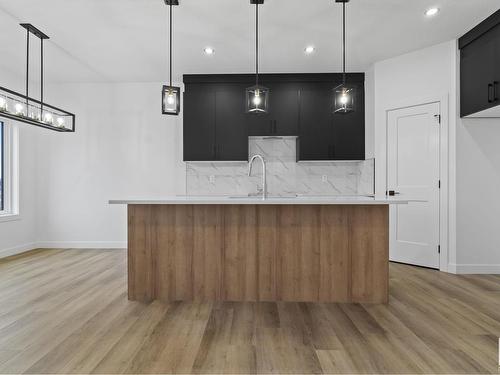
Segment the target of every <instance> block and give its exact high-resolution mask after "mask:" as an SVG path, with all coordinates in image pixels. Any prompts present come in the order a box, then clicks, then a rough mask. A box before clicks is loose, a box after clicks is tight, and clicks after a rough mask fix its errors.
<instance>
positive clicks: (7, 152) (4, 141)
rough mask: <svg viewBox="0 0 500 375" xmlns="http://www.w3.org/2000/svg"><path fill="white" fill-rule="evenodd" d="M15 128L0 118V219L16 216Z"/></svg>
mask: <svg viewBox="0 0 500 375" xmlns="http://www.w3.org/2000/svg"><path fill="white" fill-rule="evenodd" d="M18 186H19V184H18V136H17V128H16V127H14V126H13V125H11V124H10V123H9V122H6V121H5V120H2V119H0V221H8V220H13V219H16V218H18V215H19V209H18V207H19V204H18V195H19V194H18Z"/></svg>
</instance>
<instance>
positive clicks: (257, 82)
mask: <svg viewBox="0 0 500 375" xmlns="http://www.w3.org/2000/svg"><path fill="white" fill-rule="evenodd" d="M255 82H256V85H257V86H258V85H259V3H258V2H256V3H255Z"/></svg>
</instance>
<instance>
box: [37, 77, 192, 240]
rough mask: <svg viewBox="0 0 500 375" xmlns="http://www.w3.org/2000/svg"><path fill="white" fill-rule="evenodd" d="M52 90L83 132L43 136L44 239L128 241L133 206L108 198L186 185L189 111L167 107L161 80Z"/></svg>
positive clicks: (41, 229)
mask: <svg viewBox="0 0 500 375" xmlns="http://www.w3.org/2000/svg"><path fill="white" fill-rule="evenodd" d="M46 91H47V102H49V103H56V104H57V105H58V106H60V107H61V108H65V109H67V110H70V111H73V112H74V113H75V114H76V116H77V117H76V129H77V132H76V133H74V134H59V133H54V132H50V131H47V132H45V133H43V134H42V135H41V136H40V137H39V154H38V163H39V168H38V173H37V177H38V180H39V188H38V196H37V197H38V198H37V199H38V201H39V212H38V224H39V231H38V240H39V245H40V246H43V247H52V246H54V247H87V246H88V247H107V248H112V247H125V246H126V244H125V241H126V226H127V221H126V208H125V207H124V206H110V205H109V204H108V200H109V199H120V198H129V197H138V198H140V197H149V198H151V197H161V196H165V195H172V194H178V193H183V191H184V190H185V168H184V166H183V164H182V163H181V160H182V116H179V117H176V116H163V115H161V107H160V104H161V84H160V83H158V84H68V85H54V86H48V87H47V90H46Z"/></svg>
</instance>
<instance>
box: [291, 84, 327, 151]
mask: <svg viewBox="0 0 500 375" xmlns="http://www.w3.org/2000/svg"><path fill="white" fill-rule="evenodd" d="M332 100H333V91H332V87H331V86H330V85H326V84H309V85H308V84H305V85H304V86H303V88H302V89H301V90H300V106H299V107H300V115H299V138H298V140H297V160H310V161H312V160H331V159H333V158H334V145H335V137H334V129H333V114H332V111H331V108H332V107H331V104H332Z"/></svg>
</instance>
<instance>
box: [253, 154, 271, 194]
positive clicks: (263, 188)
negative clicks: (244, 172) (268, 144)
mask: <svg viewBox="0 0 500 375" xmlns="http://www.w3.org/2000/svg"><path fill="white" fill-rule="evenodd" d="M255 159H260V161H261V162H262V199H266V198H267V182H266V175H267V172H266V161H265V160H264V158H263V157H262V156H261V155H254V156H252V158H251V159H250V162H249V163H248V177H250V176H251V175H252V165H253V162H254V160H255Z"/></svg>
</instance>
